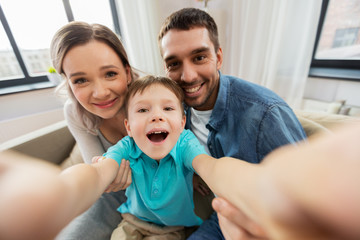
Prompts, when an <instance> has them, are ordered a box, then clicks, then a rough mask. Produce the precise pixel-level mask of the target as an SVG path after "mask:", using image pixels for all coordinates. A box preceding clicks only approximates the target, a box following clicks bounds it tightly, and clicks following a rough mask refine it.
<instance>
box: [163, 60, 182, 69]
mask: <svg viewBox="0 0 360 240" xmlns="http://www.w3.org/2000/svg"><path fill="white" fill-rule="evenodd" d="M179 65H180V64H179V62H172V63H168V64H167V65H166V68H167V69H168V70H173V69H175V68H177V67H178V66H179Z"/></svg>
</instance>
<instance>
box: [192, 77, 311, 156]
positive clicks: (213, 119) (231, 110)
mask: <svg viewBox="0 0 360 240" xmlns="http://www.w3.org/2000/svg"><path fill="white" fill-rule="evenodd" d="M190 112H191V111H187V120H186V121H187V123H186V128H187V129H189V128H190V121H191V118H190V114H191V113H190ZM206 127H207V128H208V129H209V136H208V141H207V145H208V148H209V151H210V153H211V155H212V156H213V157H216V158H220V157H224V156H230V157H234V158H238V159H242V160H245V161H247V162H251V163H259V162H260V161H261V160H262V159H263V158H264V156H265V155H267V154H268V153H270V152H271V151H272V150H274V149H276V148H278V147H279V146H282V145H286V144H289V143H295V142H297V141H300V140H303V139H305V138H306V135H305V132H304V130H303V128H302V126H301V124H300V122H299V121H298V119H297V118H296V116H295V114H294V112H293V111H292V109H291V108H290V107H289V106H288V105H287V104H286V103H285V101H284V100H283V99H281V98H280V97H279V96H278V95H276V94H275V93H274V92H272V91H271V90H269V89H267V88H264V87H262V86H259V85H256V84H253V83H250V82H247V81H244V80H242V79H239V78H236V77H233V76H227V75H222V74H221V73H220V87H219V92H218V96H217V99H216V103H215V106H214V108H213V111H212V114H211V116H210V121H209V123H208V124H207V125H206Z"/></svg>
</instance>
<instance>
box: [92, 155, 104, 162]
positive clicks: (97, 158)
mask: <svg viewBox="0 0 360 240" xmlns="http://www.w3.org/2000/svg"><path fill="white" fill-rule="evenodd" d="M104 158H105V157H103V156H95V157H93V158H92V159H91V162H92V163H97V162H99V161H100V159H104Z"/></svg>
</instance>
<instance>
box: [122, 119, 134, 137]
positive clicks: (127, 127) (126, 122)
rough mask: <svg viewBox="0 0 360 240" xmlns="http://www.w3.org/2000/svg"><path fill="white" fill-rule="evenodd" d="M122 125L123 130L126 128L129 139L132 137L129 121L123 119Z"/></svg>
mask: <svg viewBox="0 0 360 240" xmlns="http://www.w3.org/2000/svg"><path fill="white" fill-rule="evenodd" d="M124 124H125V128H126V131H127V134H128V135H129V137H132V136H131V129H130V124H129V121H128V120H127V119H126V118H125V119H124Z"/></svg>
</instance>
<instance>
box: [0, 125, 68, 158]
mask: <svg viewBox="0 0 360 240" xmlns="http://www.w3.org/2000/svg"><path fill="white" fill-rule="evenodd" d="M74 144H75V139H74V138H73V136H72V135H71V133H70V131H69V129H68V128H67V125H66V122H65V121H60V122H57V123H55V124H52V125H49V126H47V127H44V128H41V129H39V130H36V131H33V132H31V133H28V134H26V135H23V136H20V137H18V138H15V139H12V140H10V141H7V142H5V143H3V144H2V145H1V146H0V150H1V151H2V150H6V149H10V150H13V151H16V152H19V153H22V154H26V155H29V156H32V157H36V158H40V159H43V160H46V161H49V162H52V163H55V164H60V163H61V162H62V161H63V160H64V159H66V158H67V157H69V155H70V153H71V151H72V149H73V147H74Z"/></svg>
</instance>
